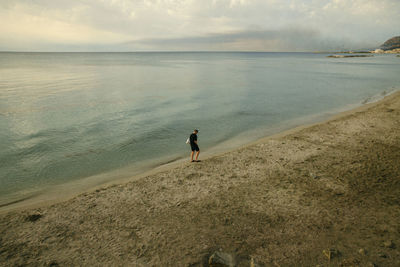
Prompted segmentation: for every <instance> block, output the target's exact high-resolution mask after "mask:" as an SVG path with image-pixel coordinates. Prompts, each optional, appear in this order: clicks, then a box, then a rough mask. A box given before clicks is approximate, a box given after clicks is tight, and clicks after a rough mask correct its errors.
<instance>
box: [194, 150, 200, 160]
mask: <svg viewBox="0 0 400 267" xmlns="http://www.w3.org/2000/svg"><path fill="white" fill-rule="evenodd" d="M199 154H200V150H197V152H196V160H197V159H198V158H199ZM192 160H193V152H192Z"/></svg>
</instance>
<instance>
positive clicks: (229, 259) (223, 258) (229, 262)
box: [208, 251, 236, 267]
mask: <svg viewBox="0 0 400 267" xmlns="http://www.w3.org/2000/svg"><path fill="white" fill-rule="evenodd" d="M208 264H209V266H210V267H213V266H215V267H216V266H220V267H233V266H236V262H235V259H234V257H233V256H232V255H231V254H228V253H225V252H221V251H215V252H214V253H213V254H212V255H211V256H210V258H209V259H208Z"/></svg>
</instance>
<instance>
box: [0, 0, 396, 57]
mask: <svg viewBox="0 0 400 267" xmlns="http://www.w3.org/2000/svg"><path fill="white" fill-rule="evenodd" d="M399 14H400V0H0V18H1V22H0V51H271V52H277V51H297V52H300V51H334V50H345V49H353V50H356V49H372V48H376V47H378V46H379V45H381V44H382V43H383V42H384V41H386V40H387V39H389V38H391V37H393V36H398V35H400V19H399Z"/></svg>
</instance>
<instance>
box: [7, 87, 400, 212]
mask: <svg viewBox="0 0 400 267" xmlns="http://www.w3.org/2000/svg"><path fill="white" fill-rule="evenodd" d="M396 94H400V91H399V90H390V91H383V92H382V93H380V94H377V95H374V96H371V97H369V98H367V99H365V100H363V101H361V102H359V103H355V104H349V105H347V107H342V108H337V109H334V110H330V111H326V112H324V113H320V114H313V115H309V116H306V117H301V118H297V119H294V120H292V121H289V122H287V124H289V126H283V125H277V126H275V127H272V128H271V127H266V128H265V129H263V130H260V129H257V130H256V131H257V132H260V131H263V133H265V132H268V134H266V135H264V136H261V137H257V138H255V140H251V139H252V138H248V139H249V140H251V141H249V140H247V141H244V142H243V141H242V142H241V141H240V140H241V138H238V137H237V136H236V137H234V138H233V139H232V140H227V141H225V142H224V144H228V145H227V147H228V148H227V149H226V148H225V149H219V147H220V145H218V146H216V148H211V149H209V150H206V151H205V152H202V156H201V158H202V159H209V158H212V157H218V156H221V155H224V154H226V153H230V152H232V151H235V150H238V149H242V148H246V147H248V146H252V145H255V144H258V143H260V142H264V141H266V140H268V139H270V138H275V137H283V136H285V135H288V134H291V133H293V132H296V131H299V130H302V129H305V128H309V127H312V126H315V125H319V124H323V123H327V122H329V121H331V120H335V119H338V118H341V117H343V116H346V115H349V114H351V113H356V112H360V111H363V110H365V109H368V108H370V107H373V106H374V105H377V104H379V103H380V102H381V101H384V100H385V99H387V98H388V97H391V96H392V95H396ZM236 139H239V141H236ZM222 147H226V146H225V145H223V146H222ZM185 162H186V157H179V158H175V159H173V160H165V161H164V162H161V163H159V164H158V163H154V162H152V161H150V160H149V161H148V162H145V163H143V164H141V166H140V167H137V166H128V167H124V168H122V169H118V170H113V171H110V172H105V173H100V174H97V175H93V176H89V177H85V178H83V179H81V180H73V181H70V182H67V183H62V184H58V185H53V186H50V187H49V188H46V189H44V190H41V191H34V192H32V193H31V194H27V195H25V196H23V197H21V198H18V199H15V200H11V201H10V202H7V203H4V204H2V205H0V214H4V213H7V212H10V211H14V210H24V209H34V208H40V207H43V206H48V205H52V204H56V203H60V202H63V201H67V200H69V199H71V198H74V197H77V196H79V195H80V194H84V193H88V192H93V191H95V190H97V189H99V188H105V187H110V186H115V185H120V184H124V183H128V182H131V181H136V180H138V179H142V178H144V177H146V176H149V175H153V174H157V173H159V172H163V171H168V170H170V169H171V168H176V167H178V166H180V164H184V163H185ZM128 173H129V175H128ZM111 176H112V177H113V178H110V177H111ZM99 180H101V182H99ZM61 192H62V193H61ZM66 192H67V193H66Z"/></svg>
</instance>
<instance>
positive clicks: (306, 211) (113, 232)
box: [0, 92, 400, 266]
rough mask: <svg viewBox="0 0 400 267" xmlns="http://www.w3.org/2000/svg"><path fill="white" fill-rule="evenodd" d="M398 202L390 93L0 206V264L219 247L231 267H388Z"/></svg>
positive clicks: (398, 118)
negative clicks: (110, 182)
mask: <svg viewBox="0 0 400 267" xmlns="http://www.w3.org/2000/svg"><path fill="white" fill-rule="evenodd" d="M399 204H400V93H399V92H397V93H394V94H393V95H391V96H388V97H386V98H385V99H384V100H381V101H379V102H378V103H374V104H369V105H365V106H363V107H361V108H358V109H356V110H352V111H350V112H346V113H344V114H340V115H339V116H336V117H335V118H332V119H331V120H329V121H326V122H323V123H319V124H315V125H311V126H307V127H301V128H297V129H294V130H291V131H289V132H285V133H284V134H280V135H275V136H272V137H269V138H265V139H262V140H260V141H258V142H256V143H253V144H250V145H248V146H246V147H242V148H239V149H236V150H234V151H231V152H227V153H224V154H221V155H217V156H213V157H209V158H206V159H204V160H203V161H202V162H199V163H189V162H188V163H179V164H175V165H173V166H172V167H170V168H166V169H164V170H161V171H154V172H153V173H150V174H148V175H146V176H143V177H141V178H140V179H133V180H132V181H130V182H127V183H123V184H119V185H114V186H107V187H104V188H98V189H96V190H93V191H90V192H86V193H84V194H81V195H79V196H76V197H74V198H72V199H70V200H67V201H63V202H59V203H54V204H51V205H44V206H42V207H37V208H25V209H22V210H21V209H20V210H13V211H9V212H7V213H4V212H3V214H1V215H0V265H1V266H18V265H29V266H36V265H38V266H82V265H83V266H111V265H118V266H208V264H207V263H208V261H209V257H210V255H211V254H212V253H214V252H215V251H222V252H223V253H226V254H229V255H230V256H231V258H232V259H233V260H234V261H235V262H236V264H237V265H238V266H250V265H251V264H250V263H251V262H252V263H255V264H253V266H317V265H319V266H400V250H399V247H400V224H399V222H400V207H399ZM223 253H222V254H221V255H222V256H223V255H226V254H223ZM257 264H258V265H257Z"/></svg>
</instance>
